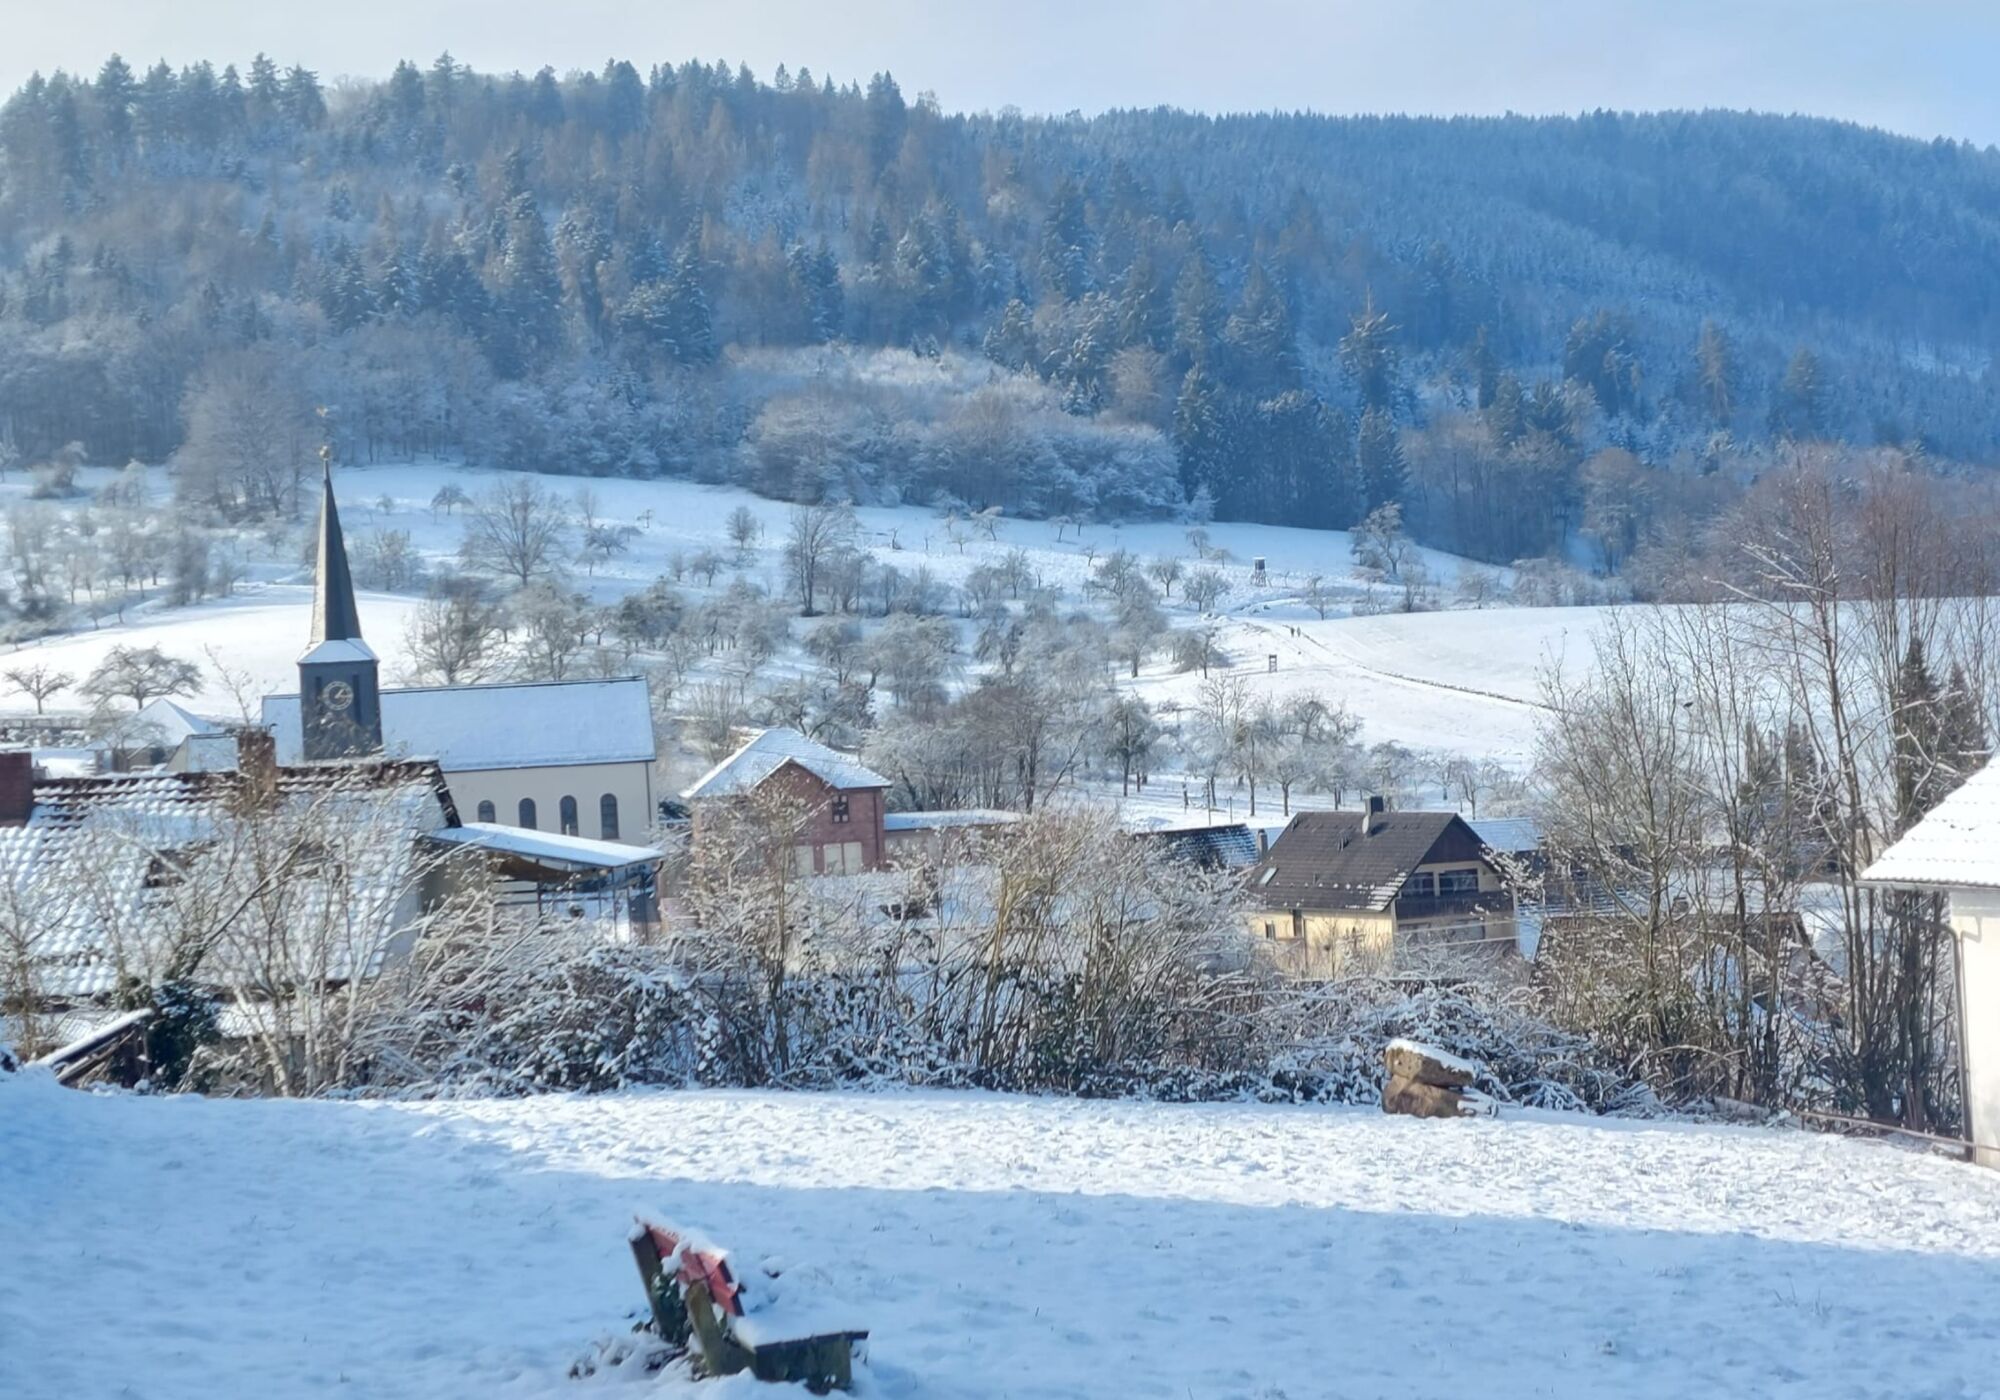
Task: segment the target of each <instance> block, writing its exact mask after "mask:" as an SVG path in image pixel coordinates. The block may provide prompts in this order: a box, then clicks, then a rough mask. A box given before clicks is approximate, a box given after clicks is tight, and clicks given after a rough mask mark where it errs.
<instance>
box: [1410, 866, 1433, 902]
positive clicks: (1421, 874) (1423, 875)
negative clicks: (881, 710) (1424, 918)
mask: <svg viewBox="0 0 2000 1400" xmlns="http://www.w3.org/2000/svg"><path fill="white" fill-rule="evenodd" d="M1437 892H1438V891H1437V876H1435V875H1433V874H1431V872H1430V871H1428V870H1419V871H1418V872H1417V873H1416V874H1414V875H1412V876H1411V877H1410V878H1409V879H1407V880H1405V881H1404V882H1403V893H1404V895H1406V896H1408V895H1416V896H1419V897H1422V896H1426V895H1433V894H1436V893H1437Z"/></svg>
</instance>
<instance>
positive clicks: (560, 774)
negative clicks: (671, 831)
mask: <svg viewBox="0 0 2000 1400" xmlns="http://www.w3.org/2000/svg"><path fill="white" fill-rule="evenodd" d="M444 777H445V785H446V786H447V787H449V788H450V789H451V800H452V801H453V802H454V803H456V804H457V806H458V819H459V820H460V821H462V822H472V821H478V820H479V804H480V803H481V802H482V801H489V802H491V803H492V804H493V808H494V812H493V820H495V821H497V822H499V823H500V824H501V825H502V826H518V825H520V818H519V813H520V806H521V799H522V798H524V797H526V798H531V799H533V801H534V804H535V829H536V830H538V831H560V830H562V818H561V815H560V814H561V811H562V799H563V798H564V797H574V798H575V799H576V818H577V822H576V834H577V835H579V836H587V837H590V838H591V839H592V840H597V839H600V838H602V837H603V835H604V831H603V828H602V827H601V826H600V825H599V823H598V799H599V798H601V797H602V796H603V795H604V794H605V793H607V792H608V793H611V794H612V795H613V796H615V797H616V798H617V799H618V839H619V840H621V841H625V842H629V843H630V844H632V845H635V846H636V845H643V844H645V840H646V833H647V832H648V831H650V830H652V827H653V819H654V818H653V765H652V764H650V763H579V764H572V765H566V766H561V767H550V768H488V769H480V770H477V771H473V772H460V773H447V774H445V775H444Z"/></svg>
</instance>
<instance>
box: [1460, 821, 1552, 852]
mask: <svg viewBox="0 0 2000 1400" xmlns="http://www.w3.org/2000/svg"><path fill="white" fill-rule="evenodd" d="M1465 824H1466V825H1467V826H1469V827H1471V828H1472V834H1473V835H1475V836H1477V837H1478V838H1479V840H1480V843H1481V844H1482V845H1484V846H1485V847H1487V849H1489V850H1494V851H1498V852H1500V853H1501V854H1502V855H1519V854H1520V853H1521V852H1523V851H1539V850H1540V849H1541V848H1542V824H1541V823H1540V822H1538V821H1536V820H1535V819H1534V818H1533V817H1467V818H1466V819H1465Z"/></svg>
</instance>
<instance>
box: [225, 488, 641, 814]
mask: <svg viewBox="0 0 2000 1400" xmlns="http://www.w3.org/2000/svg"><path fill="white" fill-rule="evenodd" d="M298 666H299V689H298V691H297V692H295V693H292V694H284V695H271V696H266V697H265V699H264V703H263V716H262V718H263V723H264V727H265V728H267V729H269V730H270V731H271V732H272V734H274V735H275V736H276V738H277V741H278V759H279V761H280V762H281V763H285V764H297V763H311V762H317V761H320V760H323V759H329V758H342V757H350V756H354V755H359V754H383V755H386V756H389V757H396V758H427V759H432V760H435V761H436V763H437V765H438V767H439V768H440V769H441V770H442V771H443V773H444V775H445V781H446V782H447V784H449V786H450V789H451V795H452V800H453V801H454V802H455V803H456V804H457V805H458V808H459V810H460V811H462V812H464V813H465V814H466V816H467V818H468V819H469V820H471V821H475V822H481V823H486V824H490V825H500V826H513V827H520V828H523V829H526V830H531V831H550V832H554V833H556V834H558V835H562V836H573V837H583V838H590V839H595V840H600V841H612V842H616V841H621V840H625V839H629V838H631V837H644V835H645V834H646V832H647V831H648V830H649V829H650V828H651V826H652V824H653V820H654V812H655V803H656V801H657V796H656V794H655V792H654V789H653V764H654V761H655V759H656V757H657V752H656V745H655V742H654V738H653V710H652V700H651V697H650V695H648V693H647V690H646V682H645V680H644V679H643V678H641V677H638V676H622V677H617V678H613V679H609V680H577V681H537V682H529V683H523V684H496V685H461V686H413V687H400V688H399V687H391V688H389V689H386V690H385V689H383V688H382V687H381V685H380V675H379V672H380V663H379V662H378V661H377V659H376V656H375V653H374V651H373V650H372V649H371V648H370V647H369V645H368V643H367V642H366V641H364V640H363V639H362V636H361V616H360V611H359V609H358V608H357V607H356V605H355V600H354V582H353V578H352V577H351V575H350V574H349V572H348V565H347V546H346V542H345V540H344V539H343V538H342V535H341V530H340V514H339V511H338V509H337V508H336V506H335V505H334V499H333V480H332V476H331V474H330V473H329V474H328V476H327V479H326V482H325V485H324V489H323V495H322V499H321V503H320V530H319V553H318V565H317V568H316V570H315V575H314V588H313V612H312V632H311V639H310V641H309V643H308V645H307V648H306V651H305V653H304V654H303V655H302V656H300V657H299V662H298Z"/></svg>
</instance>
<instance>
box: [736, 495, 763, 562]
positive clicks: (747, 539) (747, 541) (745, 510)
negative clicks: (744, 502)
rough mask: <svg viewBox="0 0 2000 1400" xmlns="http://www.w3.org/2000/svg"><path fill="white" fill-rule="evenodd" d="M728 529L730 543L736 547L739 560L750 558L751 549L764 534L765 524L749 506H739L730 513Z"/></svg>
mask: <svg viewBox="0 0 2000 1400" xmlns="http://www.w3.org/2000/svg"><path fill="white" fill-rule="evenodd" d="M727 528H728V530H729V542H730V543H731V544H733V545H735V546H736V553H737V556H738V557H739V558H748V557H749V555H750V550H751V548H752V547H753V546H755V545H756V543H757V541H758V540H759V539H760V538H761V537H762V536H763V534H764V522H763V521H761V520H759V519H758V518H757V513H756V512H755V511H753V510H751V509H750V507H748V506H738V507H736V509H734V510H732V511H730V512H729V520H728V522H727Z"/></svg>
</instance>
